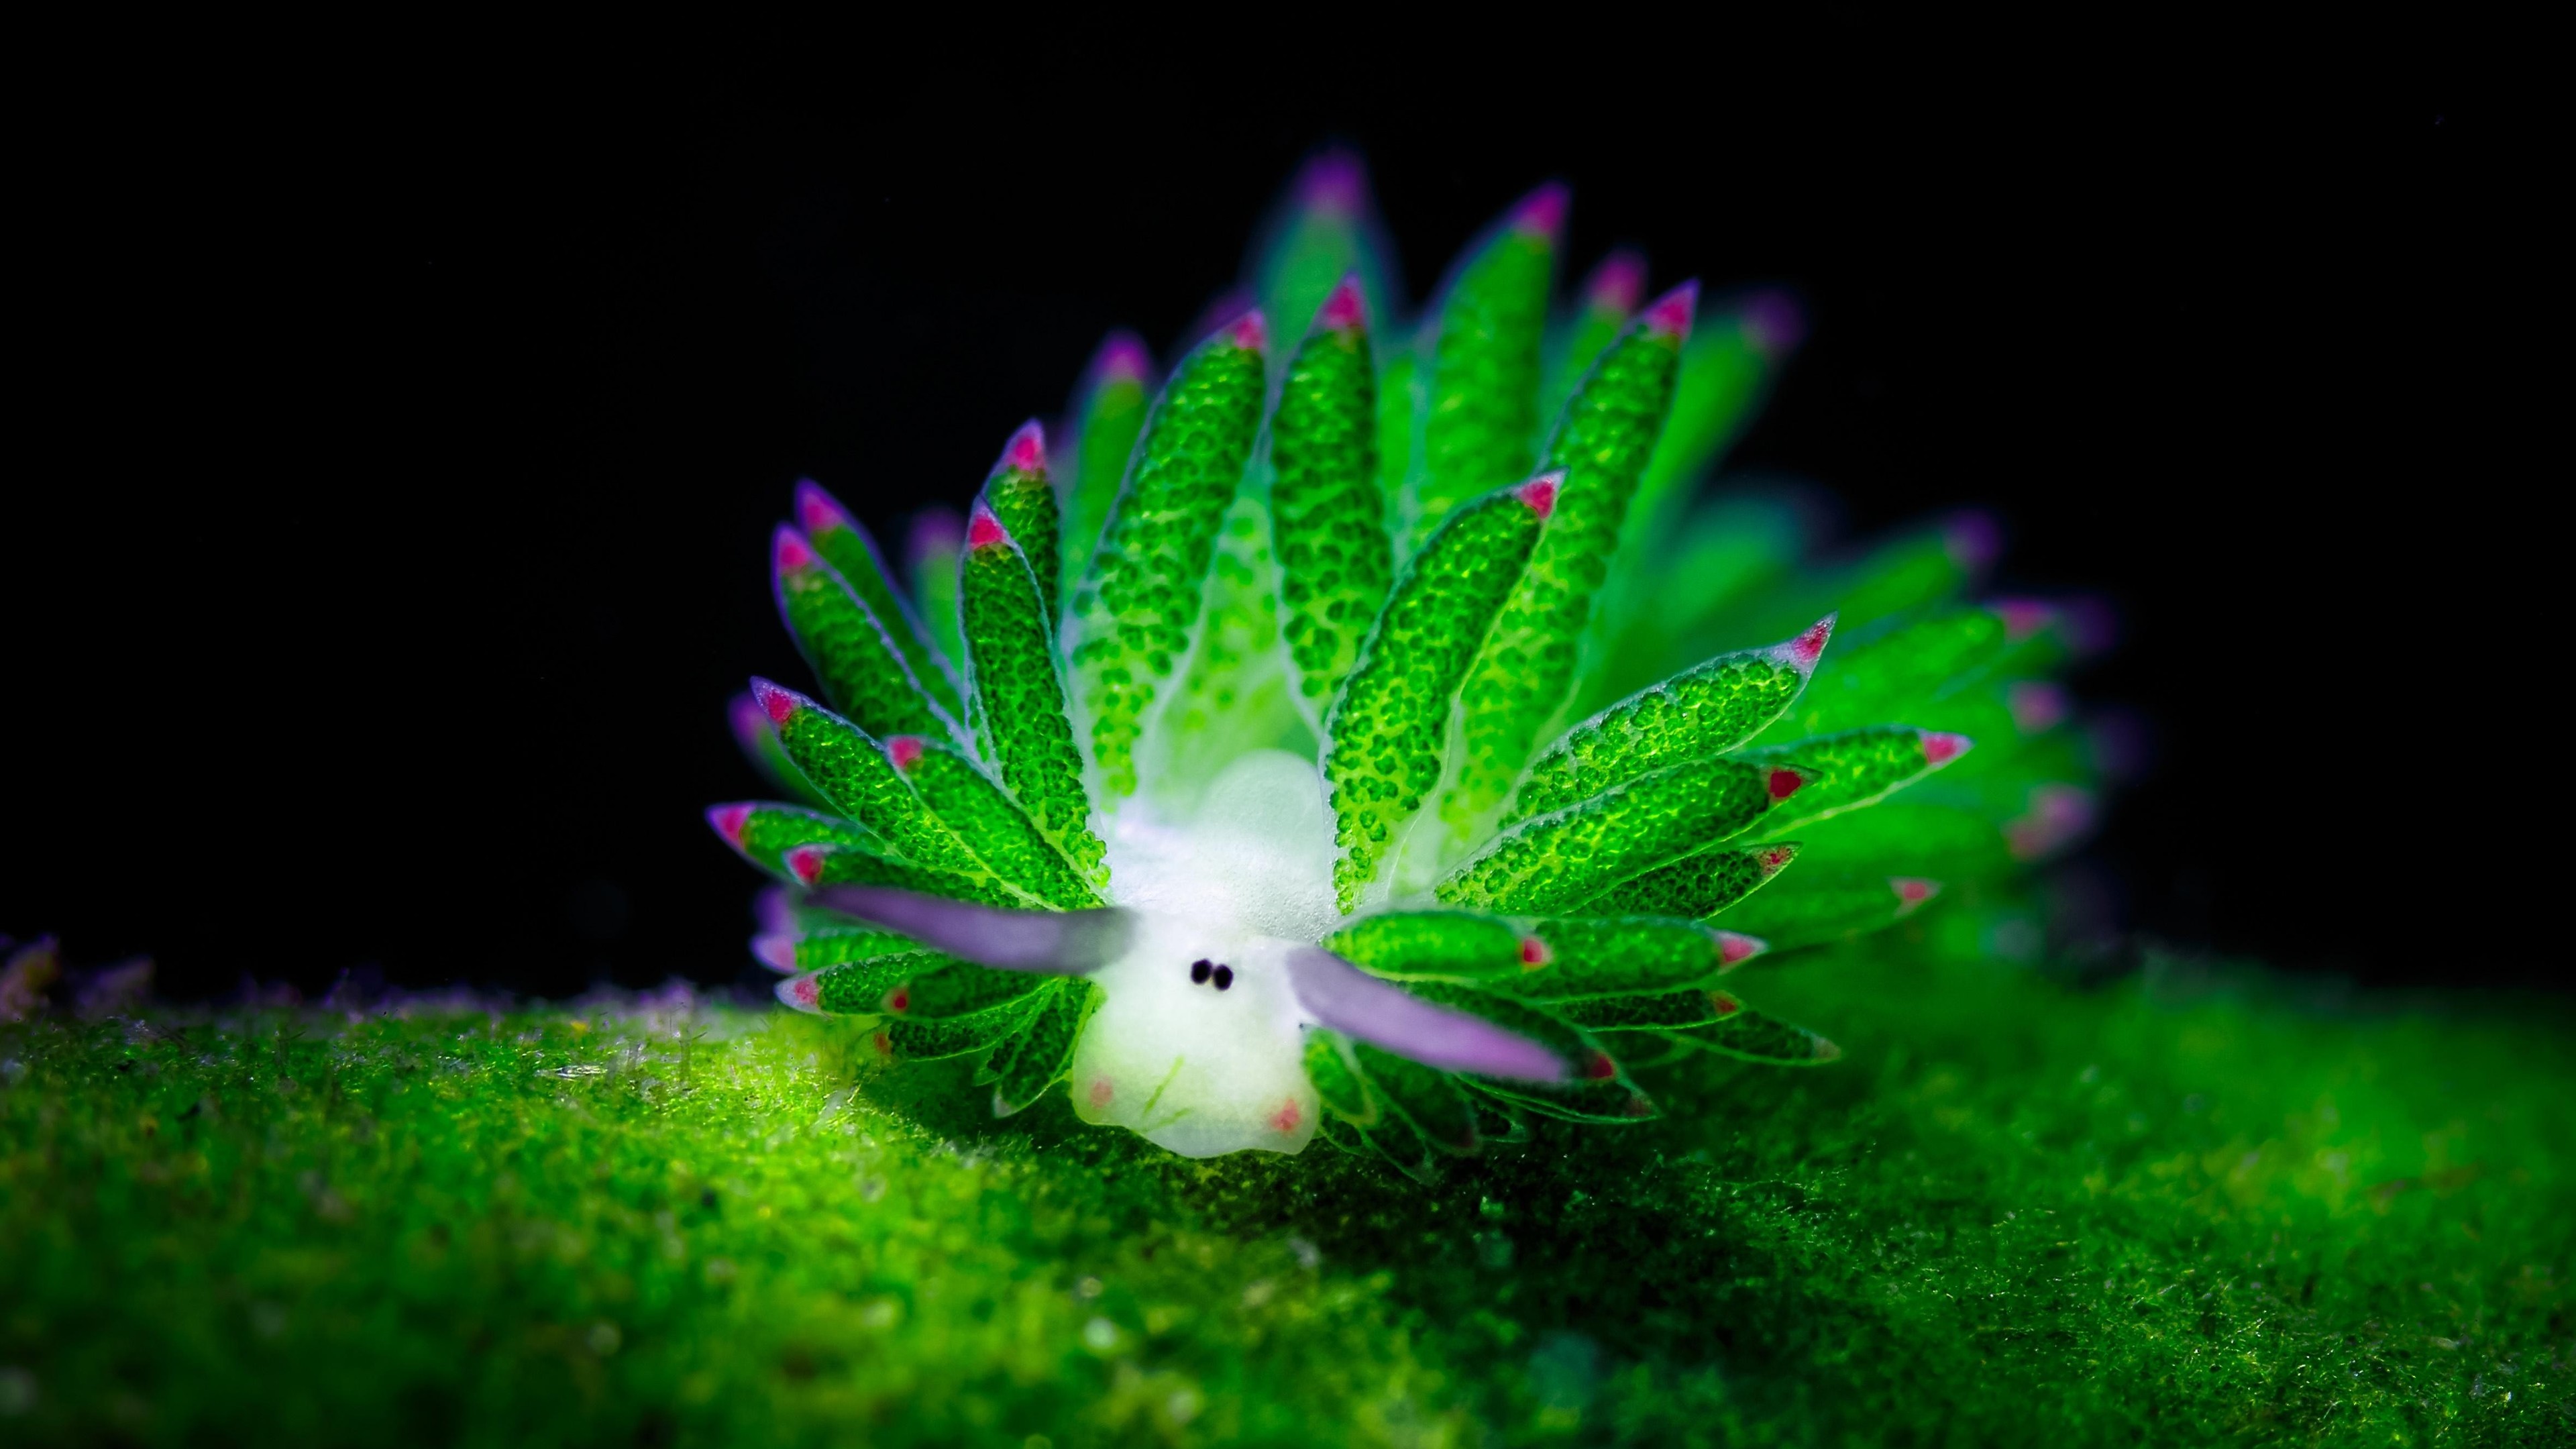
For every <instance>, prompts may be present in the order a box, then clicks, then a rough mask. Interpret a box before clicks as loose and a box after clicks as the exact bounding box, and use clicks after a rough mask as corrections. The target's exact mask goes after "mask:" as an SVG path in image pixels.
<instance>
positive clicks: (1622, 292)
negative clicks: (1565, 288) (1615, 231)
mask: <svg viewBox="0 0 2576 1449" xmlns="http://www.w3.org/2000/svg"><path fill="white" fill-rule="evenodd" d="M1645 295H1646V257H1645V254H1644V253H1642V252H1636V251H1631V250H1629V249H1628V248H1626V247H1621V248H1620V249H1619V250H1617V251H1615V252H1612V253H1611V254H1610V255H1608V256H1606V257H1603V258H1602V259H1601V265H1599V266H1597V267H1594V268H1593V269H1592V276H1591V277H1590V278H1589V279H1588V280H1586V281H1585V282H1584V284H1583V305H1584V306H1586V307H1589V308H1591V309H1592V310H1594V311H1596V312H1615V313H1617V314H1618V315H1619V316H1621V317H1625V316H1627V315H1628V314H1629V313H1631V312H1634V311H1636V310H1637V303H1638V302H1639V300H1641V299H1642V298H1644V296H1645Z"/></svg>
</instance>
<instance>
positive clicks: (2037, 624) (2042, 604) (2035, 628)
mask: <svg viewBox="0 0 2576 1449" xmlns="http://www.w3.org/2000/svg"><path fill="white" fill-rule="evenodd" d="M1986 607H1987V608H1988V609H1990V610H1992V611H1993V612H1994V616H1995V617H1996V618H1998V619H2001V620H2003V623H2004V638H2006V639H2008V640H2011V641H2012V642H2014V643H2019V642H2021V641H2022V640H2024V639H2027V638H2029V637H2030V636H2031V635H2033V634H2036V633H2038V632H2039V631H2040V630H2042V629H2045V628H2047V627H2048V626H2049V625H2050V624H2053V623H2055V622H2056V621H2057V606H2056V605H2055V604H2052V603H2050V602H2048V601H2047V600H2046V599H1997V600H1995V601H1994V602H1993V603H1990V604H1988V605H1986Z"/></svg>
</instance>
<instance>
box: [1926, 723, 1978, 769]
mask: <svg viewBox="0 0 2576 1449" xmlns="http://www.w3.org/2000/svg"><path fill="white" fill-rule="evenodd" d="M1922 734H1923V763H1925V764H1927V765H1946V764H1948V763H1950V762H1951V761H1952V760H1955V759H1957V758H1959V757H1960V756H1961V755H1964V754H1966V753H1967V752H1968V751H1969V750H1971V749H1973V748H1975V746H1976V743H1977V742H1976V741H1974V740H1972V739H1969V738H1968V737H1967V736H1966V735H1954V734H1945V733H1943V732H1942V731H1940V730H1925V731H1923V732H1922Z"/></svg>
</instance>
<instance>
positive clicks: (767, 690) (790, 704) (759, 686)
mask: <svg viewBox="0 0 2576 1449" xmlns="http://www.w3.org/2000/svg"><path fill="white" fill-rule="evenodd" d="M751 695H752V698H754V699H756V700H759V701H760V708H761V712H762V713H763V714H766V715H768V716H769V722H770V723H771V724H774V725H783V724H785V723H787V722H788V721H789V720H791V719H794V718H795V717H796V696H794V695H792V694H789V693H788V692H787V691H786V690H783V689H781V688H779V687H778V686H777V685H775V684H772V683H770V682H769V681H768V680H766V679H755V680H753V681H752V682H751Z"/></svg>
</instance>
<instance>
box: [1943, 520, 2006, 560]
mask: <svg viewBox="0 0 2576 1449" xmlns="http://www.w3.org/2000/svg"><path fill="white" fill-rule="evenodd" d="M1941 547H1942V549H1943V550H1944V551H1945V552H1947V553H1948V554H1949V555H1950V562H1952V563H1954V564H1957V565H1958V566H1959V567H1960V568H1961V569H1963V570H1965V571H1967V572H1969V573H1978V572H1981V571H1983V570H1984V569H1985V568H1986V566H1987V565H1989V564H1992V563H1993V562H1994V561H1995V560H1996V559H1997V558H2000V557H2002V555H2003V551H2004V530H2003V525H2001V524H1999V523H1997V522H1995V519H1994V515H1993V514H1991V513H1978V512H1975V511H1973V510H1972V511H1970V512H1967V513H1962V514H1959V515H1958V516H1957V517H1955V518H1952V519H1951V520H1950V521H1949V522H1948V523H1945V524H1943V525H1942V526H1941Z"/></svg>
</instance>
